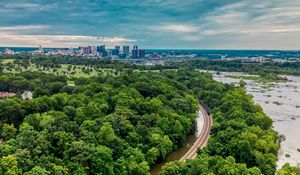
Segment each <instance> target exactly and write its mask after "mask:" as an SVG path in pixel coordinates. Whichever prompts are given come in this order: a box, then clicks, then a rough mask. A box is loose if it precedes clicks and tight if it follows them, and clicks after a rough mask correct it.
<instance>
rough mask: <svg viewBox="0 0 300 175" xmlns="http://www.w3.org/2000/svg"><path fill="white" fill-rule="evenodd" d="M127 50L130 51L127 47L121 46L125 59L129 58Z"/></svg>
mask: <svg viewBox="0 0 300 175" xmlns="http://www.w3.org/2000/svg"><path fill="white" fill-rule="evenodd" d="M129 50H130V48H129V46H123V54H125V55H126V57H128V56H129V52H130V51H129Z"/></svg>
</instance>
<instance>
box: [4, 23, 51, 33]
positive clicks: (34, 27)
mask: <svg viewBox="0 0 300 175" xmlns="http://www.w3.org/2000/svg"><path fill="white" fill-rule="evenodd" d="M46 28H48V26H45V25H17V26H0V32H5V33H14V34H15V33H18V32H24V31H28V30H30V31H36V30H41V29H46Z"/></svg>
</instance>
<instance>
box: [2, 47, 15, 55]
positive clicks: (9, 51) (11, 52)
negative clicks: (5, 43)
mask: <svg viewBox="0 0 300 175" xmlns="http://www.w3.org/2000/svg"><path fill="white" fill-rule="evenodd" d="M2 54H4V55H13V54H15V52H14V51H13V50H11V49H8V48H6V49H5V50H4V51H2Z"/></svg>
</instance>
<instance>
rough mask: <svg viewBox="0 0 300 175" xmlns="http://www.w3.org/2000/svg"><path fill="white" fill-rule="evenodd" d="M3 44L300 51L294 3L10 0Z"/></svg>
mask: <svg viewBox="0 0 300 175" xmlns="http://www.w3.org/2000/svg"><path fill="white" fill-rule="evenodd" d="M0 7H1V10H0V16H1V20H0V47H9V46H11V47H36V46H38V45H42V46H44V47H78V46H88V45H99V44H106V45H107V46H108V47H111V48H113V47H114V46H115V45H120V46H121V45H130V46H133V45H139V46H142V47H143V48H147V49H249V50H251V49H255V50H256V49H258V50H262V49H269V50H298V49H299V48H300V21H299V20H298V19H299V17H300V12H299V11H300V2H295V1H293V0H287V1H283V0H271V1H263V2H261V1H258V0H244V1H240V0H239V1H238V0H229V1H224V0H219V1H215V0H208V1H202V0H186V1H179V0H164V1H162V0H145V1H142V2H140V1H138V0H131V1H129V0H123V1H116V0H115V1H105V0H100V1H93V0H87V1H85V2H82V1H79V0H68V1H63V2H61V1H58V0H51V1H49V0H45V1H42V2H41V1H38V0H31V1H29V0H11V1H8V0H3V1H1V2H0Z"/></svg>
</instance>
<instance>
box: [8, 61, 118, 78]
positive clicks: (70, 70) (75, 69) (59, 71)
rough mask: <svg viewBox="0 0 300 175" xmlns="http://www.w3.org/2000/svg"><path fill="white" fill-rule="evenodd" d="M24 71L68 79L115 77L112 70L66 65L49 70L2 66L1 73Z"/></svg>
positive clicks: (33, 66)
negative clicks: (64, 76)
mask: <svg viewBox="0 0 300 175" xmlns="http://www.w3.org/2000/svg"><path fill="white" fill-rule="evenodd" d="M24 71H38V72H45V73H53V74H56V75H66V76H69V77H90V76H96V75H98V74H105V75H117V74H118V73H117V71H116V70H114V69H97V68H95V67H92V66H82V65H67V64H62V65H61V66H60V67H57V68H51V67H43V66H37V65H35V64H31V65H30V67H27V68H25V67H23V66H19V65H14V66H13V67H8V66H4V70H3V72H5V73H20V72H24Z"/></svg>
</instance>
